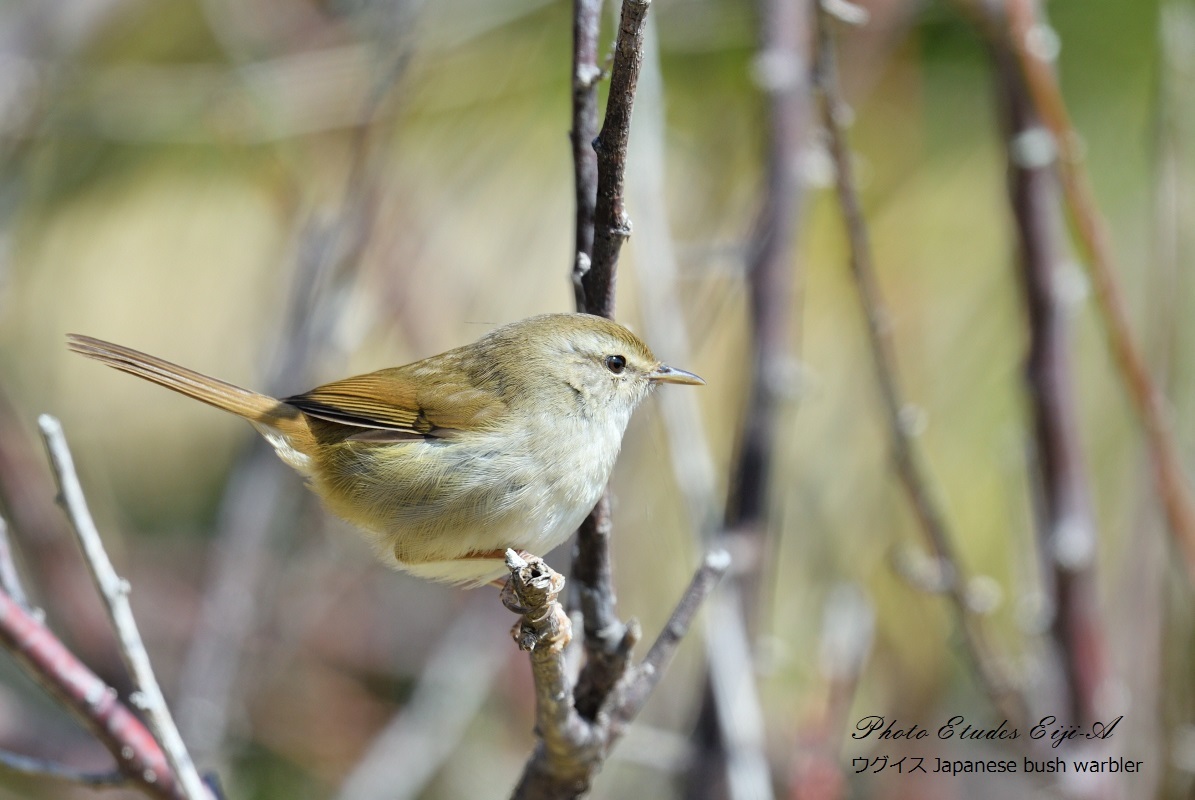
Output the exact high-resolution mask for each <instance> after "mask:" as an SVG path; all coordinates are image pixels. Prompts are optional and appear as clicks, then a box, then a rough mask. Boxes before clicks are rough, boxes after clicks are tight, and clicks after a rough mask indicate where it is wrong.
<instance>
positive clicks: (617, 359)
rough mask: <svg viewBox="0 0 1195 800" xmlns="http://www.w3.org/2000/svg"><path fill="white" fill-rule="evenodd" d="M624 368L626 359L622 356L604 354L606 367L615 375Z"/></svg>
mask: <svg viewBox="0 0 1195 800" xmlns="http://www.w3.org/2000/svg"><path fill="white" fill-rule="evenodd" d="M626 368H627V360H626V359H625V358H623V357H622V356H606V369H608V370H610V371H611V372H613V373H614V374H615V375H621V374H622V371H623V370H624V369H626Z"/></svg>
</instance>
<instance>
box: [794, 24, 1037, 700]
mask: <svg viewBox="0 0 1195 800" xmlns="http://www.w3.org/2000/svg"><path fill="white" fill-rule="evenodd" d="M816 19H817V62H816V67H815V71H814V73H815V77H816V79H817V82H818V87H819V89H820V94H821V110H822V119H823V122H824V124H825V126H826V129H827V131H828V133H829V146H830V155H831V158H832V159H833V161H834V167H835V184H836V188H837V192H838V202H839V206H840V208H841V212H842V216H843V223H844V225H845V227H846V236H847V245H848V250H849V261H850V269H851V276H852V278H853V279H854V284H855V289H856V291H857V293H858V295H859V304H860V306H861V307H862V310H863V314H864V316H865V318H866V324H867V338H868V343H869V345H870V349H871V353H872V361H873V365H874V367H875V374H876V380H877V382H878V384H879V389H880V398H881V401H882V403H883V406H884V414H885V417H886V418H887V427H888V433H889V436H890V437H891V443H890V444H891V449H892V458H893V461H894V462H895V464H894V465H895V469H896V475H897V478H898V480H899V481H900V485H901V487H902V489H903V490H904V492H905V494H906V496H907V497H908V499H909V503H910V505H911V506H912V507H913V513H914V515H915V516H916V518H917V522H918V524H919V525H920V527H921V530H922V532H923V533H924V535H925V538H926V541H927V542H928V544H929V546H930V549H931V550H932V551H933V554H934V557H935V559H936V560H937V562H938V565H939V568H940V569H941V570H942V572H943V573H944V580H943V581H942V583H943V592H944V593H945V595H946V597H947V598H948V599H949V600H950V604H951V607H952V609H953V611H954V616H955V622H956V624H957V626H958V630H959V633H960V634H961V637H962V640H963V644H964V649H965V652H966V654H967V656H968V658H969V659H970V661H971V665H972V667H973V668H974V670H975V674H976V677H977V678H978V680H979V682H980V684H981V685H982V686H983V688H984V691H985V692H986V693H987V694H988V696H989V698H990V699H991V701H992V703H993V705H994V706H995V707H996V708H997V709H999V711H1000V712H1001V713H1002V714H1004V715H1005V716H1006V717H1008V718H1009V719H1010V720H1020V719H1023V718H1024V711H1023V708H1024V704H1023V701H1022V699H1021V698H1020V697H1019V695H1018V693H1017V692H1016V691H1015V689H1014V688H1013V687H1012V686H1011V685H1010V684H1009V682H1008V680H1007V679H1006V678H1005V677H1004V675H1003V674H1002V669H1000V667H999V666H998V664H997V663H996V661H995V658H994V654H993V652H992V649H991V646H990V644H989V642H988V640H987V637H986V635H985V634H984V633H983V631H982V629H981V628H980V627H979V624H978V621H977V620H976V618H975V615H974V614H973V613H972V611H971V605H970V602H969V601H968V598H967V581H966V576H965V575H964V573H963V570H962V564H961V562H960V560H959V558H958V555H957V553H956V552H955V549H954V539H953V536H952V535H951V533H950V530H949V527H948V525H947V522H946V517H945V514H944V513H943V511H942V508H941V504H940V502H939V500H938V498H937V496H936V494H935V491H934V488H933V485H932V482H931V480H930V477H929V473H928V470H927V469H926V467H925V465H924V463H923V462H922V460H921V457H920V453H919V452H918V450H917V448H916V445H915V443H914V441H913V437H914V433H913V431H912V429H911V428H910V426H909V425H907V424H906V422H905V419H904V417H905V414H904V408H905V401H904V397H903V394H902V392H901V389H900V383H899V380H898V378H897V374H896V366H895V365H896V354H895V346H894V342H893V339H892V326H891V322H890V321H889V317H888V314H887V311H886V309H885V307H884V304H883V300H882V298H881V295H880V287H879V282H878V280H877V279H876V274H875V266H874V262H873V259H872V253H871V241H870V237H869V235H868V232H867V224H866V221H865V220H864V218H863V211H862V207H861V205H860V202H859V194H858V189H857V188H856V186H857V184H856V182H855V176H854V169H853V166H852V164H851V154H850V150H849V145H848V143H847V137H846V128H845V123H844V119H845V118H846V108H845V105H844V103H843V100H842V98H841V96H840V95H839V89H838V77H837V66H836V64H835V58H834V40H833V35H832V33H831V31H830V26H831V23H832V20H831V17H830V14H829V12H828V11H827V10H826V7H825V6H824V5H823V6H820V7H819V9H818V12H817V14H816Z"/></svg>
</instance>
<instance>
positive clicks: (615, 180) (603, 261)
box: [582, 0, 651, 317]
mask: <svg viewBox="0 0 1195 800" xmlns="http://www.w3.org/2000/svg"><path fill="white" fill-rule="evenodd" d="M650 6H651V0H623V4H622V18H621V21H620V22H619V25H618V40H617V42H616V43H615V47H614V63H613V65H612V66H611V68H610V96H609V98H608V99H607V101H606V117H605V120H604V121H603V122H602V131H601V133H599V134H598V136H597V138H596V139H594V140H593V149H594V150H595V151H596V152H597V170H598V177H597V199H596V204H595V206H594V232H593V258H592V263H591V264H590V267H589V271H588V272H587V273H586V274H585V277H584V278H583V279H582V284H583V285H584V288H585V310H586V311H588V312H589V313H590V314H599V315H601V316H603V317H612V316H613V315H614V284H615V275H616V273H617V268H618V254H619V251H620V250H621V249H622V243H623V242H624V241H626V239H627V237H628V236H630V235H631V220H630V218H629V217H628V216H627V213H626V208H625V207H624V197H623V183H624V180H623V178H624V175H625V173H626V164H627V143H628V141H629V140H630V132H631V109H632V107H633V106H634V102H635V86H636V84H637V83H638V82H639V67H640V66H641V65H642V63H643V31H644V28H645V26H646V25H647V9H648V8H649V7H650Z"/></svg>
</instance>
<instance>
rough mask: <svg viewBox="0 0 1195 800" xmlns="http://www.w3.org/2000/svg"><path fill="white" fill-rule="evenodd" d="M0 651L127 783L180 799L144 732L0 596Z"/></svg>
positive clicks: (112, 694)
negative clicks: (79, 727) (83, 730)
mask: <svg viewBox="0 0 1195 800" xmlns="http://www.w3.org/2000/svg"><path fill="white" fill-rule="evenodd" d="M0 645H2V646H3V647H4V649H5V650H7V651H8V652H9V653H11V654H12V655H13V657H14V658H15V659H16V661H17V663H18V664H20V665H21V667H22V668H23V669H24V670H25V671H26V672H27V673H28V674H29V675H30V676H32V677H33V678H34V679H35V680H37V682H38V683H40V684H41V685H42V687H43V688H45V690H46V691H47V692H49V694H50V695H51V696H52V697H54V699H55V700H57V701H58V702H59V703H61V704H62V705H63V706H64V707H65V708H67V709H68V710H69V711H70V712H71V713H72V714H74V715H75V717H77V718H78V719H79V721H80V722H82V723H83V725H84V726H86V727H87V729H88V730H89V731H91V733H92V734H93V735H94V736H95V737H96V738H97V739H99V741H100V742H101V743H102V744H103V745H104V747H106V748H107V749H108V752H110V753H111V754H112V757H113V758H114V759H116V763H117V765H118V767H119V769H120V771H121V773H123V774H124V775H125V776H127V778H128V780H129V781H130V782H132V783H134V784H136V785H137V786H138V787H139V788H140V789H142V790H143V791H144V792H146V793H147V794H149V795H150V796H152V797H158V798H167V799H168V800H182V798H183V797H184V794H183V792H182V789H181V788H180V787H179V784H178V782H177V781H176V780H175V778H174V775H173V773H172V772H171V770H170V765H169V764H167V762H166V756H165V755H164V754H163V753H162V749H161V748H160V747H159V746H158V743H157V742H156V741H155V740H154V737H153V735H152V734H150V732H149V729H148V728H146V727H145V725H143V724H142V723H141V721H140V720H139V719H137V717H135V716H134V715H133V713H132V712H131V711H130V710H129V709H128V707H126V706H125V705H124V704H123V703H122V702H120V700H119V699H117V696H116V690H115V689H113V688H112V687H110V686H108V685H107V684H105V683H104V682H103V680H101V679H100V678H99V677H98V676H97V675H96V674H95V673H94V672H92V671H91V670H90V669H88V668H87V667H86V665H84V664H83V662H81V661H79V659H77V658H75V656H74V654H73V653H71V652H70V651H69V650H67V649H66V646H65V645H63V644H62V642H60V641H59V640H58V638H57V637H56V636H54V634H53V633H52V632H51V631H50V630H49V629H48V628H46V626H45V625H43V624H42V623H41V622H39V621H38V620H37V619H36V618H35V617H34V616H32V615H31V614H30V613H29V612H27V611H25V610H24V609H23V608H21V606H20V605H19V604H18V603H17V602H16V601H15V600H13V599H12V598H11V597H9V596H8V594H7V593H4V592H0Z"/></svg>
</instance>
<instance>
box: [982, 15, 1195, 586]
mask: <svg viewBox="0 0 1195 800" xmlns="http://www.w3.org/2000/svg"><path fill="white" fill-rule="evenodd" d="M1005 9H1006V11H1007V20H1008V29H1007V31H1008V33H1007V35H1008V36H1010V37H1011V47H1012V50H1013V52H1014V53H1015V54H1016V56H1017V58H1018V60H1019V62H1020V68H1021V71H1022V73H1023V74H1024V78H1025V84H1026V86H1027V89H1028V92H1029V95H1030V97H1031V98H1032V102H1033V106H1034V109H1035V110H1036V112H1037V114H1038V115H1039V116H1040V118H1041V120H1042V122H1043V123H1044V124H1045V126H1046V127H1047V128H1048V129H1049V131H1050V133H1051V134H1052V136H1053V139H1054V145H1055V147H1056V148H1057V151H1058V177H1059V181H1060V184H1061V188H1062V194H1063V197H1064V199H1065V200H1066V205H1067V208H1068V210H1069V211H1070V218H1071V222H1072V223H1073V225H1074V229H1075V232H1076V234H1077V238H1078V242H1079V245H1080V248H1081V250H1082V251H1083V253H1084V255H1085V256H1086V258H1084V259H1083V261H1084V263H1085V264H1086V266H1087V269H1088V275H1089V276H1090V278H1091V283H1092V287H1093V288H1094V291H1095V297H1096V301H1097V303H1098V305H1099V310H1100V314H1101V316H1102V317H1103V321H1104V327H1105V330H1106V333H1107V336H1108V344H1109V347H1110V349H1111V351H1112V356H1113V359H1114V360H1115V362H1116V366H1117V368H1118V369H1119V370H1120V375H1121V379H1122V380H1123V382H1124V384H1125V389H1126V391H1127V392H1128V394H1129V397H1130V399H1131V400H1132V403H1133V406H1134V408H1135V409H1136V411H1137V415H1138V417H1139V418H1140V420H1141V424H1142V426H1143V427H1144V429H1145V437H1146V441H1147V443H1148V445H1149V450H1150V454H1151V460H1152V464H1153V472H1154V478H1155V480H1156V482H1157V487H1158V493H1159V495H1160V496H1161V500H1162V505H1163V508H1164V509H1165V512H1166V521H1167V524H1168V526H1169V528H1170V531H1171V534H1172V535H1173V537H1174V539H1175V545H1176V546H1177V547H1178V549H1179V552H1180V553H1181V555H1182V558H1183V560H1184V562H1185V566H1186V569H1187V574H1188V577H1189V579H1190V580H1192V581H1195V500H1193V499H1192V495H1191V488H1190V484H1189V483H1188V480H1187V476H1186V475H1185V473H1184V471H1183V466H1182V459H1181V458H1180V455H1179V452H1178V446H1177V445H1176V444H1175V437H1174V432H1173V430H1172V427H1171V423H1170V419H1169V416H1168V413H1167V409H1166V400H1165V397H1164V396H1163V395H1162V392H1161V391H1160V390H1159V388H1158V386H1157V384H1155V383H1154V380H1153V378H1152V377H1151V376H1150V373H1149V369H1148V367H1147V366H1146V363H1145V358H1144V356H1143V355H1142V353H1141V349H1140V347H1139V346H1138V345H1137V342H1136V340H1135V339H1134V337H1133V332H1132V326H1131V325H1130V323H1129V313H1128V309H1127V307H1126V303H1125V299H1124V292H1123V291H1122V290H1121V288H1120V282H1119V279H1118V278H1117V271H1118V270H1117V267H1116V263H1115V257H1114V256H1113V252H1112V238H1111V234H1110V233H1109V230H1108V224H1107V222H1106V221H1105V220H1104V218H1103V215H1102V214H1101V213H1100V210H1099V207H1098V206H1097V205H1096V201H1095V193H1094V192H1093V191H1092V188H1091V181H1090V180H1089V179H1088V177H1087V171H1086V168H1085V166H1084V163H1083V155H1082V150H1081V145H1080V139H1079V134H1078V133H1077V132H1076V131H1075V129H1074V127H1073V126H1072V124H1071V120H1070V114H1069V112H1068V111H1067V108H1066V102H1065V100H1064V99H1063V97H1062V90H1061V88H1060V87H1059V85H1058V76H1057V74H1056V73H1055V70H1054V63H1053V62H1054V57H1055V52H1054V50H1055V48H1052V47H1050V46H1049V45H1048V44H1043V43H1048V42H1049V41H1050V38H1051V37H1050V36H1049V34H1050V29H1049V27H1048V25H1047V23H1046V22H1045V21H1044V20H1043V19H1042V17H1041V13H1040V8H1039V4H1038V2H1037V0H1007V2H1006V3H1005Z"/></svg>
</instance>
